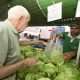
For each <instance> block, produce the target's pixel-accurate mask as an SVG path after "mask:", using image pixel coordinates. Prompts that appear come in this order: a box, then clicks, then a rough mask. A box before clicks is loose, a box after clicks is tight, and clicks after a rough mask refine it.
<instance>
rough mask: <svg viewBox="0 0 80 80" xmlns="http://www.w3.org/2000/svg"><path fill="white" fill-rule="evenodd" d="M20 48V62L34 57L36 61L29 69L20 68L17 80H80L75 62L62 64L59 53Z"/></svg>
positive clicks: (61, 56) (79, 72) (61, 57)
mask: <svg viewBox="0 0 80 80" xmlns="http://www.w3.org/2000/svg"><path fill="white" fill-rule="evenodd" d="M20 48H21V54H20V58H21V60H22V59H25V58H28V57H32V56H34V57H35V58H37V59H38V61H37V63H36V64H35V65H34V66H32V67H30V68H29V67H26V68H21V69H20V70H19V71H18V72H17V80H80V69H77V68H76V66H75V60H71V61H67V62H66V63H64V60H63V55H62V53H61V52H60V51H58V50H57V51H54V52H52V53H49V52H44V51H42V50H41V49H37V48H33V47H32V46H27V47H22V46H21V47H20Z"/></svg>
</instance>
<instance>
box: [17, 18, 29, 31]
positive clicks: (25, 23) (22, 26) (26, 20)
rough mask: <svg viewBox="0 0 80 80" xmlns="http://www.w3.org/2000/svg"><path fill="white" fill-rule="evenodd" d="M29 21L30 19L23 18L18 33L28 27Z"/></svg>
mask: <svg viewBox="0 0 80 80" xmlns="http://www.w3.org/2000/svg"><path fill="white" fill-rule="evenodd" d="M29 21H30V18H29V17H22V18H21V19H20V20H19V23H18V31H19V32H22V31H23V30H24V29H25V28H26V27H27V26H28V23H29Z"/></svg>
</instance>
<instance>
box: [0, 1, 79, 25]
mask: <svg viewBox="0 0 80 80" xmlns="http://www.w3.org/2000/svg"><path fill="white" fill-rule="evenodd" d="M58 2H63V7H62V8H63V10H62V15H63V16H62V19H61V20H56V21H52V22H47V7H48V6H50V5H52V4H53V3H58ZM77 2H78V0H0V20H4V19H5V18H7V11H8V9H9V8H10V7H12V6H15V5H23V6H24V7H26V8H27V9H28V11H29V12H30V14H31V21H30V23H29V25H30V26H45V25H47V26H48V25H67V24H68V23H70V22H71V21H73V20H80V19H79V18H75V12H76V7H77Z"/></svg>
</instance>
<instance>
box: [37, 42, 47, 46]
mask: <svg viewBox="0 0 80 80" xmlns="http://www.w3.org/2000/svg"><path fill="white" fill-rule="evenodd" d="M37 44H43V45H46V42H44V41H37Z"/></svg>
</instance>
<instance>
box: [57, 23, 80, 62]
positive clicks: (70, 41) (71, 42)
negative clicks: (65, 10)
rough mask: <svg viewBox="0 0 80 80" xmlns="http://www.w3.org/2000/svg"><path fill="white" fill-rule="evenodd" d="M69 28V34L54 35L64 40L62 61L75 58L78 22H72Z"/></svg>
mask: <svg viewBox="0 0 80 80" xmlns="http://www.w3.org/2000/svg"><path fill="white" fill-rule="evenodd" d="M69 27H70V32H63V33H62V34H61V35H56V36H57V37H61V38H63V39H64V43H63V53H64V61H66V60H69V59H71V58H73V57H75V56H76V54H77V50H78V46H79V41H80V22H76V21H75V22H72V23H71V24H70V25H69Z"/></svg>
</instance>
